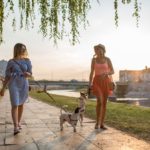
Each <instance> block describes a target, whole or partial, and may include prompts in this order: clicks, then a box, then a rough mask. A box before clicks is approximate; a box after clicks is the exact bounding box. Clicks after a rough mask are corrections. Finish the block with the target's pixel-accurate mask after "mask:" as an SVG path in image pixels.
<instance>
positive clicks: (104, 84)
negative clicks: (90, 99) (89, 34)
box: [89, 44, 114, 129]
mask: <svg viewBox="0 0 150 150" xmlns="http://www.w3.org/2000/svg"><path fill="white" fill-rule="evenodd" d="M94 51H95V55H94V57H93V59H92V62H91V72H90V77H89V88H90V89H92V91H93V94H94V95H95V96H96V98H97V105H96V124H95V129H98V128H99V127H100V128H101V129H106V127H105V126H104V118H105V112H106V103H107V98H108V95H110V94H111V93H112V91H111V90H110V89H109V83H110V82H111V78H110V77H111V75H112V74H114V69H113V66H112V63H111V60H110V58H108V57H106V56H105V52H106V50H105V46H104V45H102V44H99V45H96V46H94Z"/></svg>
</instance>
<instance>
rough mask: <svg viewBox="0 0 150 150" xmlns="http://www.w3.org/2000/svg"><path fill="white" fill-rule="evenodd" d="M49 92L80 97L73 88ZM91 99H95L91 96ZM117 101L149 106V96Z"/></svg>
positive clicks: (50, 91) (118, 100) (118, 101)
mask: <svg viewBox="0 0 150 150" xmlns="http://www.w3.org/2000/svg"><path fill="white" fill-rule="evenodd" d="M48 92H49V93H50V94H56V95H62V96H70V97H76V98H78V97H80V93H79V92H76V91H74V90H49V91H48ZM92 100H96V99H95V98H92ZM115 102H117V103H127V104H132V105H136V106H144V107H150V98H117V99H116V101H115Z"/></svg>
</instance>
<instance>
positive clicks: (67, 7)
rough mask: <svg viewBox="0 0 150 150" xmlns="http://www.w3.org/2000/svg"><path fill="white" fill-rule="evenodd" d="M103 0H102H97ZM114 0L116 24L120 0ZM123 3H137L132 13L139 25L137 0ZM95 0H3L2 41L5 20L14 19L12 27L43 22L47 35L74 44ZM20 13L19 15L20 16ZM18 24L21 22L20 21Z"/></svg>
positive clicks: (0, 12) (0, 9)
mask: <svg viewBox="0 0 150 150" xmlns="http://www.w3.org/2000/svg"><path fill="white" fill-rule="evenodd" d="M95 1H97V2H98V3H100V0H95ZM113 1H114V10H115V13H114V14H115V17H114V20H115V24H116V26H118V20H119V19H118V18H119V17H118V1H119V0H113ZM119 2H121V3H122V4H129V3H131V2H133V3H134V9H133V10H134V12H133V16H135V17H136V20H137V21H136V22H137V26H138V19H139V13H138V11H139V6H138V2H137V0H120V1H119ZM91 3H92V0H91V1H90V0H0V44H1V43H2V42H3V29H4V22H5V21H6V20H7V18H10V19H11V23H12V24H11V26H12V28H13V30H16V29H19V30H20V29H22V28H25V29H26V30H30V29H31V28H33V27H34V26H35V25H34V24H35V22H40V24H39V26H38V29H37V30H38V31H40V32H41V33H42V35H43V36H44V37H48V38H50V39H53V40H54V43H56V42H57V40H59V39H60V40H62V39H63V38H64V37H65V36H68V37H69V40H70V41H71V43H72V44H73V45H74V44H75V43H76V42H78V37H79V26H81V25H83V27H84V28H86V26H87V25H88V19H87V14H88V11H89V10H90V8H91ZM18 14H19V16H18ZM18 24H19V25H18Z"/></svg>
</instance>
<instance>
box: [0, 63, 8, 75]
mask: <svg viewBox="0 0 150 150" xmlns="http://www.w3.org/2000/svg"><path fill="white" fill-rule="evenodd" d="M6 66H7V61H6V60H0V76H2V77H4V76H5V70H6Z"/></svg>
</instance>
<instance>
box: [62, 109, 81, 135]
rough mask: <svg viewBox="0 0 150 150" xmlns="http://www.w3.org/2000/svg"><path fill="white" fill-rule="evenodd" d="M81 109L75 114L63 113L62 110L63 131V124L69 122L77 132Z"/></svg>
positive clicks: (76, 110)
mask: <svg viewBox="0 0 150 150" xmlns="http://www.w3.org/2000/svg"><path fill="white" fill-rule="evenodd" d="M80 109H81V108H80V107H77V108H76V109H75V111H74V112H73V113H62V108H61V111H60V112H61V115H60V129H61V131H63V124H64V123H65V122H66V121H67V122H68V123H69V124H71V125H72V127H73V129H74V130H73V131H74V132H76V126H77V122H78V120H79V118H80Z"/></svg>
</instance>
